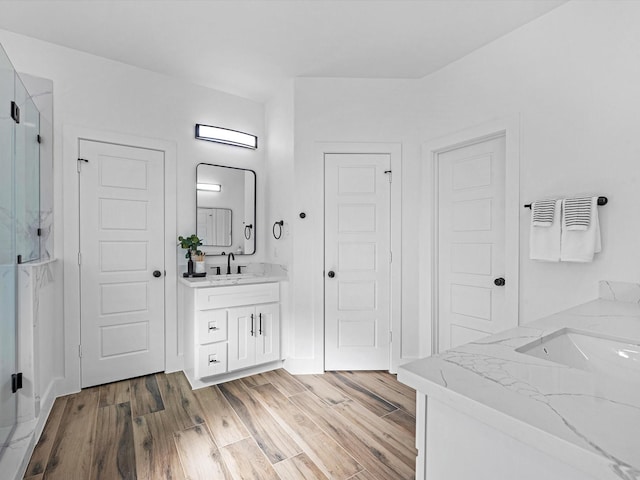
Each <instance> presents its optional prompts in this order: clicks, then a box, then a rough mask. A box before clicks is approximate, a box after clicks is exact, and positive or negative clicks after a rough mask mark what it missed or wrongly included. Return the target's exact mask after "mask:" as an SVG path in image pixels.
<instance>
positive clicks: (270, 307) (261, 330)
mask: <svg viewBox="0 0 640 480" xmlns="http://www.w3.org/2000/svg"><path fill="white" fill-rule="evenodd" d="M256 312H257V313H258V323H257V335H256V365H259V364H261V363H267V362H273V361H275V360H279V359H280V306H279V305H278V304H275V303H274V304H267V305H258V306H257V307H256Z"/></svg>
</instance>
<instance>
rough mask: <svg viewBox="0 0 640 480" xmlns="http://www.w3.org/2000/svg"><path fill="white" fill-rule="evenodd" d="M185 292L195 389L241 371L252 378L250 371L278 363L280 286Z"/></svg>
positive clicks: (189, 358)
mask: <svg viewBox="0 0 640 480" xmlns="http://www.w3.org/2000/svg"><path fill="white" fill-rule="evenodd" d="M181 289H182V303H183V305H182V309H183V311H184V326H185V352H184V353H185V373H186V374H187V377H188V378H189V380H190V381H191V384H192V386H194V387H200V386H205V385H208V384H215V383H218V382H219V381H221V380H227V379H229V378H230V377H231V376H233V375H231V374H232V373H233V372H238V371H240V370H243V369H247V374H252V373H255V372H253V371H250V368H251V367H256V366H259V365H263V364H267V363H270V362H277V361H279V360H280V305H279V301H280V284H279V283H278V282H271V283H256V284H247V285H226V286H202V287H193V286H191V285H189V286H188V287H187V286H185V285H181ZM225 374H226V375H225ZM240 376H241V375H240V374H237V375H235V378H238V377H240Z"/></svg>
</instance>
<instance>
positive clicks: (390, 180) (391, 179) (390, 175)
mask: <svg viewBox="0 0 640 480" xmlns="http://www.w3.org/2000/svg"><path fill="white" fill-rule="evenodd" d="M384 173H385V174H386V175H389V183H391V182H392V181H393V173H391V170H385V171H384Z"/></svg>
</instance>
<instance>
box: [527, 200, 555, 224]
mask: <svg viewBox="0 0 640 480" xmlns="http://www.w3.org/2000/svg"><path fill="white" fill-rule="evenodd" d="M531 216H532V223H531V225H533V226H535V227H550V226H551V225H553V220H554V218H555V216H556V200H538V201H537V202H533V204H532V205H531Z"/></svg>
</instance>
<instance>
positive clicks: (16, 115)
mask: <svg viewBox="0 0 640 480" xmlns="http://www.w3.org/2000/svg"><path fill="white" fill-rule="evenodd" d="M11 118H13V121H14V122H16V123H20V107H19V106H18V104H17V103H16V102H11Z"/></svg>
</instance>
